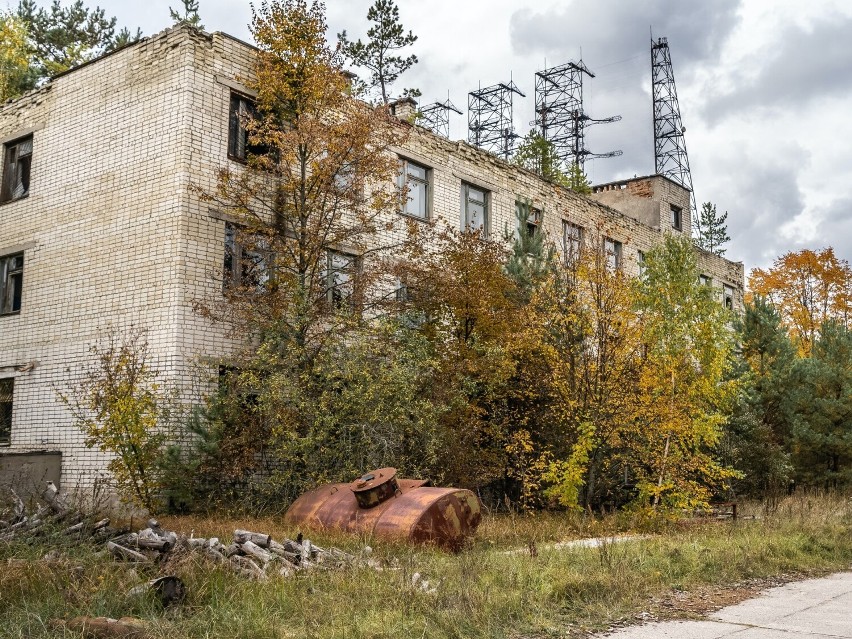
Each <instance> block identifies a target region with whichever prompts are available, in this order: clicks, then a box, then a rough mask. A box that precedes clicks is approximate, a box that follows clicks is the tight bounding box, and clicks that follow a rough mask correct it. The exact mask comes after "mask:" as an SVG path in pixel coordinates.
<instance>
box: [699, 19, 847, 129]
mask: <svg viewBox="0 0 852 639" xmlns="http://www.w3.org/2000/svg"><path fill="white" fill-rule="evenodd" d="M850 33H852V17H845V16H833V17H832V18H830V19H825V20H823V21H820V22H818V23H816V24H814V25H811V26H810V27H807V28H805V27H802V26H791V27H788V28H787V29H785V30H784V31H782V32H780V33H779V34H778V38H777V41H776V46H775V47H773V48H772V49H771V51H772V52H773V53H774V55H773V56H772V57H771V58H770V59H769V60H768V61H765V62H764V63H763V65H762V68H760V72H759V74H758V75H757V77H756V78H754V79H749V80H746V79H745V78H744V74H742V73H737V74H735V75H734V77H735V78H736V77H737V76H739V86H735V87H734V89H733V90H732V91H731V92H730V93H727V94H725V95H721V96H719V97H717V98H715V99H711V100H709V101H708V102H707V103H706V105H705V108H704V116H705V117H706V119H707V121H708V122H709V123H710V124H711V125H712V124H715V123H718V122H719V121H721V120H723V119H724V118H725V117H726V116H727V115H730V114H731V113H733V112H736V111H741V110H744V109H749V108H754V107H757V108H762V109H768V110H773V111H775V110H777V111H781V110H783V109H788V108H790V107H796V106H802V105H805V104H808V103H811V102H813V101H815V100H818V99H822V98H825V97H831V96H837V95H848V94H849V93H850V91H852V46H850V43H849V34H850ZM744 63H745V64H750V65H754V66H755V67H758V68H759V67H760V66H761V61H760V60H758V59H754V58H752V59H748V60H746V61H745V62H744ZM706 89H707V91H706V93H707V95H713V93H714V91H713V87H707V88H706Z"/></svg>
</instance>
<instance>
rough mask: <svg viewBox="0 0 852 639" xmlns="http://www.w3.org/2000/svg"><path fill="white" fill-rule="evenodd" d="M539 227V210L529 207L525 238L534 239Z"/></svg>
mask: <svg viewBox="0 0 852 639" xmlns="http://www.w3.org/2000/svg"><path fill="white" fill-rule="evenodd" d="M540 226H541V209H537V208H535V207H532V206H531V207H530V214H529V215H528V216H527V236H528V237H535V236H536V234H537V233H538V229H539V227H540Z"/></svg>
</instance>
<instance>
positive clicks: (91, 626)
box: [50, 617, 150, 639]
mask: <svg viewBox="0 0 852 639" xmlns="http://www.w3.org/2000/svg"><path fill="white" fill-rule="evenodd" d="M50 625H51V626H53V627H54V628H56V629H57V630H63V629H67V630H70V631H71V632H79V633H80V634H82V635H83V636H84V637H91V638H92V639H144V638H145V637H149V636H150V635H149V633H148V624H147V623H145V622H144V621H143V620H141V619H136V618H134V617H122V618H121V619H110V618H109V617H74V618H73V619H69V620H67V621H62V620H61V619H54V620H53V621H51V623H50Z"/></svg>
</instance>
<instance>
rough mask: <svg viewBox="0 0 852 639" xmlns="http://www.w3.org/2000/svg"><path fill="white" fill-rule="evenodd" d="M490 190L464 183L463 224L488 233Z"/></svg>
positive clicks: (466, 227) (468, 228) (465, 227)
mask: <svg viewBox="0 0 852 639" xmlns="http://www.w3.org/2000/svg"><path fill="white" fill-rule="evenodd" d="M488 222H489V220H488V191H486V190H484V189H480V188H479V187H476V186H473V185H472V184H467V183H464V182H463V183H462V226H463V228H464V229H467V230H478V231H480V232H481V233H482V234H483V235H488Z"/></svg>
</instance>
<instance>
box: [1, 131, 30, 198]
mask: <svg viewBox="0 0 852 639" xmlns="http://www.w3.org/2000/svg"><path fill="white" fill-rule="evenodd" d="M5 149H6V153H5V159H4V162H3V186H2V189H0V202H9V201H11V200H17V199H20V198H22V197H26V196H27V195H29V193H30V161H31V160H32V156H33V136H31V135H30V136H27V137H25V138H21V139H20V140H16V141H14V142H10V143H9V144H6V145H5Z"/></svg>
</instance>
